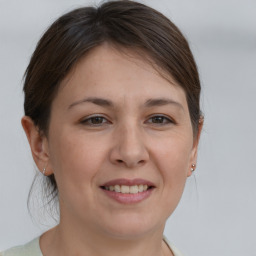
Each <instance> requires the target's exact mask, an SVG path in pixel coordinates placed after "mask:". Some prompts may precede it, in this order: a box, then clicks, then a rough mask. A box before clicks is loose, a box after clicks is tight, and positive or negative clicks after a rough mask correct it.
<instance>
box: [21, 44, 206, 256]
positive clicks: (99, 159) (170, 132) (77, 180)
mask: <svg viewBox="0 0 256 256" xmlns="http://www.w3.org/2000/svg"><path fill="white" fill-rule="evenodd" d="M124 52H126V53H128V54H124ZM168 80H169V81H167V80H166V79H164V78H163V76H161V75H160V74H159V72H157V71H156V70H155V69H154V68H153V67H152V66H151V65H150V64H149V63H148V62H146V61H144V60H142V59H141V58H140V57H138V56H136V55H135V54H134V53H133V52H131V51H128V50H124V49H122V52H121V51H119V50H117V49H115V48H114V47H112V46H111V45H108V44H104V45H102V46H99V47H97V48H95V49H93V50H91V51H90V52H89V54H88V55H87V56H86V57H85V58H83V59H82V60H80V61H79V63H78V64H77V65H76V67H75V68H74V69H73V70H72V72H71V73H70V74H69V75H68V76H67V77H66V78H65V79H64V80H63V81H62V83H61V86H60V89H59V92H58V94H57V96H56V98H55V99H54V101H53V104H52V110H51V120H50V125H49V133H48V136H47V137H46V136H42V135H40V134H39V133H38V129H37V128H36V127H35V126H34V124H33V122H32V120H31V119H30V118H29V117H24V118H23V119H22V125H23V127H24V130H25V132H26V134H27V137H28V140H29V143H30V146H31V151H32V155H33V157H34V160H35V162H36V164H37V166H38V168H39V169H40V170H42V169H43V168H44V167H45V166H47V168H46V175H50V174H52V173H54V175H55V178H56V181H57V184H58V189H59V201H60V224H59V225H58V226H56V227H55V228H53V229H52V230H50V231H48V232H46V233H45V234H43V235H42V237H41V239H40V246H41V249H42V252H43V254H45V255H50V256H51V255H83V253H82V252H87V255H111V256H115V255H120V253H122V256H125V255H149V256H150V255H152V256H153V255H154V256H160V255H172V252H171V251H170V250H169V249H168V248H167V246H166V245H165V244H164V243H163V242H162V235H163V230H164V226H165V222H166V220H167V218H168V217H169V216H170V215H171V214H172V212H173V211H174V210H175V208H176V206H177V204H178V202H179V200H180V198H181V195H182V192H183V189H184V185H185V182H186V178H187V177H188V176H190V175H191V165H192V164H195V163H196V158H197V147H198V140H199V135H200V131H201V128H202V124H200V125H199V132H198V135H197V137H193V130H192V125H191V120H190V116H189V111H188V106H187V102H186V97H185V93H184V91H183V89H182V88H181V87H180V86H178V85H177V84H175V82H173V83H171V82H170V80H172V78H171V77H169V79H168ZM92 97H93V98H95V97H97V98H101V99H106V100H108V101H110V102H111V104H112V106H106V105H104V104H103V105H102V102H101V103H100V104H99V102H96V103H95V102H88V101H87V102H85V101H84V99H88V98H92ZM155 99H162V100H163V99H164V100H165V101H166V100H168V101H170V102H168V103H166V102H165V103H166V104H156V102H154V101H153V100H155ZM149 100H151V103H152V102H153V103H152V104H151V105H150V104H148V105H145V104H146V102H148V101H149ZM149 105H150V106H149ZM95 115H97V116H100V119H95V118H94V119H89V118H91V117H95ZM95 122H96V124H95ZM118 178H126V179H134V178H141V179H146V180H148V181H151V182H153V183H154V185H155V188H154V189H153V191H152V193H151V195H150V197H148V198H147V199H145V200H143V201H142V202H139V203H135V204H128V205H125V204H121V203H119V202H116V201H115V200H113V199H111V198H109V197H108V196H106V195H105V193H104V192H103V191H102V189H101V188H100V187H99V186H100V185H102V184H104V183H105V182H108V181H110V180H113V179H118ZM99 245H100V246H99Z"/></svg>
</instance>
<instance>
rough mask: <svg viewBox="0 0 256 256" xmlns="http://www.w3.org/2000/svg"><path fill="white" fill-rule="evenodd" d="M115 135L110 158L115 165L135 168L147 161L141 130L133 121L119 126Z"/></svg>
mask: <svg viewBox="0 0 256 256" xmlns="http://www.w3.org/2000/svg"><path fill="white" fill-rule="evenodd" d="M116 135H117V136H116V143H115V145H116V146H115V148H114V152H113V158H112V160H113V161H114V162H115V163H119V164H120V163H122V164H125V165H126V166H127V167H135V166H137V165H138V164H142V163H145V162H146V161H147V160H148V152H147V149H146V145H145V141H144V136H143V132H142V129H141V127H140V126H139V125H138V124H137V123H136V122H135V121H134V120H133V121H131V120H130V121H128V122H125V123H123V124H122V125H120V126H119V127H118V129H117V134H116Z"/></svg>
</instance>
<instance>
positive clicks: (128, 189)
mask: <svg viewBox="0 0 256 256" xmlns="http://www.w3.org/2000/svg"><path fill="white" fill-rule="evenodd" d="M104 188H105V189H106V190H110V191H115V192H118V193H123V194H136V193H139V192H143V191H146V190H147V189H148V185H134V186H126V185H114V186H105V187H104Z"/></svg>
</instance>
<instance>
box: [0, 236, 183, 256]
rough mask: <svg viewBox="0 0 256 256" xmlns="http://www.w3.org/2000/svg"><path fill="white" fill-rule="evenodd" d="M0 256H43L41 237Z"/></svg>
mask: <svg viewBox="0 0 256 256" xmlns="http://www.w3.org/2000/svg"><path fill="white" fill-rule="evenodd" d="M164 241H165V242H166V244H167V245H168V247H169V248H170V249H171V251H172V252H173V254H174V256H183V255H182V254H181V252H180V251H179V250H178V249H177V248H176V247H175V246H173V245H171V244H170V243H169V241H168V240H167V239H166V238H165V237H164ZM0 256H43V254H42V252H41V249H40V245H39V237H37V238H35V239H34V240H32V241H31V242H29V243H27V244H25V245H21V246H16V247H13V248H11V249H9V250H7V251H4V252H0Z"/></svg>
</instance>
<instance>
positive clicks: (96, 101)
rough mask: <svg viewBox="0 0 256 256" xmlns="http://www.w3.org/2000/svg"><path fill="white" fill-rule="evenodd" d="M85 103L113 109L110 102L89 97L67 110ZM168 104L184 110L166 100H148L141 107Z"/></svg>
mask: <svg viewBox="0 0 256 256" xmlns="http://www.w3.org/2000/svg"><path fill="white" fill-rule="evenodd" d="M86 102H90V103H93V104H95V105H98V106H102V107H108V108H110V107H114V103H113V102H112V101H110V100H107V99H103V98H97V97H89V98H85V99H82V100H79V101H76V102H74V103H72V104H71V105H69V107H68V109H71V108H72V107H74V106H76V105H78V104H81V103H86ZM169 104H173V105H176V106H178V107H179V108H181V109H183V110H184V108H183V106H182V104H180V103H179V102H177V101H174V100H171V99H168V98H156V99H148V100H147V101H146V102H145V103H144V104H143V106H144V107H146V108H150V107H157V106H165V105H169Z"/></svg>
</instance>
